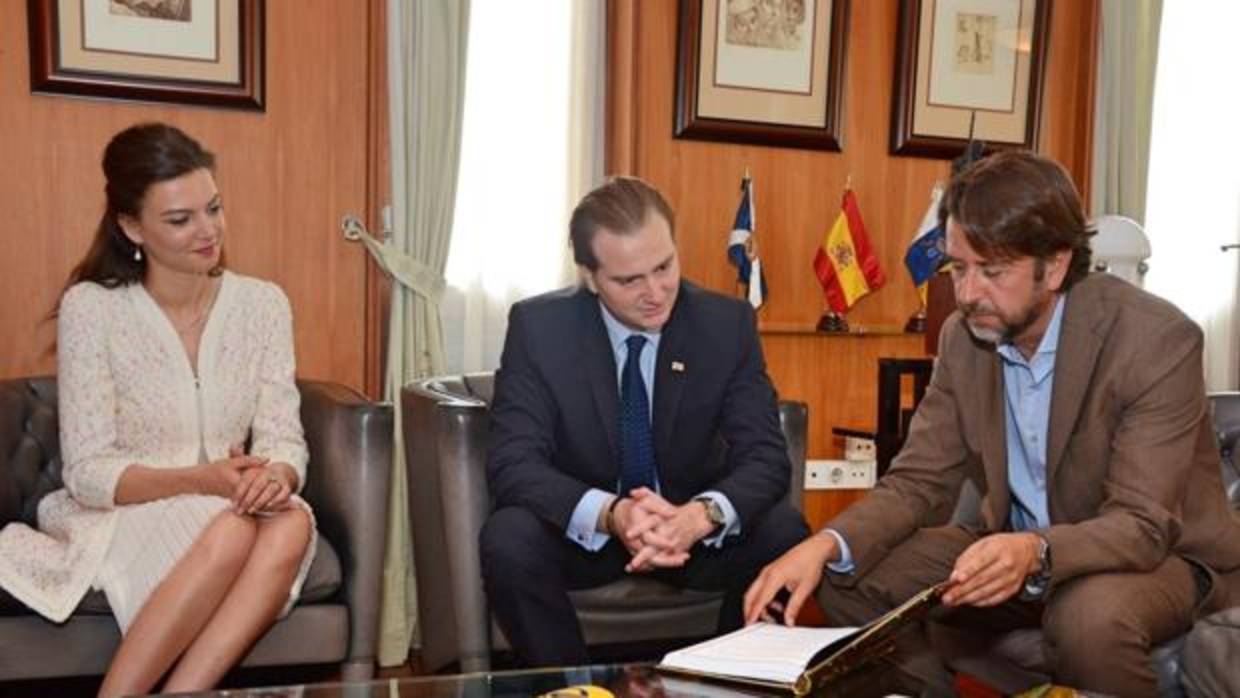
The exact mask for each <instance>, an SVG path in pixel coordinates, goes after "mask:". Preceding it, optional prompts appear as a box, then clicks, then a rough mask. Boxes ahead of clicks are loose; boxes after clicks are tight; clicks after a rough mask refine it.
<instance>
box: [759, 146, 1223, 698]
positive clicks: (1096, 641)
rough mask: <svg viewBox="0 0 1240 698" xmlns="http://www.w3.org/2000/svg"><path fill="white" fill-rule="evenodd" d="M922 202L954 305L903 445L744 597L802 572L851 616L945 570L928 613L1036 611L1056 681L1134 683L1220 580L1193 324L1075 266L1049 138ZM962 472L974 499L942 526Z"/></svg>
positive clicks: (1206, 417)
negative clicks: (939, 236)
mask: <svg viewBox="0 0 1240 698" xmlns="http://www.w3.org/2000/svg"><path fill="white" fill-rule="evenodd" d="M940 219H942V220H945V221H946V224H947V256H948V258H949V259H950V261H951V263H952V270H951V271H952V278H953V282H954V284H955V292H956V300H957V303H958V305H959V310H958V312H956V313H955V314H954V315H952V317H951V318H949V319H948V321H947V323H946V324H945V325H944V328H943V333H942V337H941V340H940V345H939V355H938V360H937V363H936V365H935V370H934V375H933V377H932V378H931V382H930V386H929V388H928V390H927V391H926V394H925V397H924V399H923V400H922V402H921V404H920V405H919V406H918V408H917V412H916V414H915V416H914V417H913V420H912V423H911V425H910V430H909V436H908V439H907V441H906V443H905V446H904V449H903V450H902V451H901V453H900V454H899V456H897V458H896V459H895V461H894V462H893V464H892V468H891V470H890V471H889V472H888V474H887V475H886V476H885V477H884V478H883V479H882V480H881V481H880V482H879V483H878V486H877V487H876V488H875V489H874V491H873V492H872V493H871V494H870V495H869V496H868V497H866V499H864V500H862V501H861V502H859V503H857V504H856V505H854V506H852V507H851V508H849V509H848V510H847V511H845V512H844V513H843V514H841V515H840V516H838V517H836V518H835V519H834V520H833V521H831V522H830V523H829V524H828V525H827V527H826V528H825V529H824V530H823V531H822V532H820V533H818V534H816V535H814V536H812V537H811V538H809V539H808V540H806V541H805V542H804V543H802V544H801V545H799V546H797V547H796V548H794V549H793V550H791V551H789V552H788V553H787V554H786V555H785V556H783V557H782V558H781V559H780V560H778V561H776V562H775V563H773V564H772V565H770V566H769V567H768V568H766V569H765V570H763V572H762V574H761V576H760V577H759V579H758V580H757V581H756V582H755V583H754V586H753V588H752V589H751V590H750V592H749V593H748V595H747V597H746V614H747V619H749V620H756V619H757V618H759V617H761V616H763V615H771V614H772V609H771V608H770V607H769V606H768V603H769V601H770V599H771V598H772V596H773V595H774V594H775V592H776V591H777V590H778V589H780V588H784V589H788V590H790V591H791V592H792V597H791V599H790V601H789V602H788V604H787V606H788V608H787V611H788V613H787V614H786V615H789V616H794V615H795V613H796V611H797V609H799V607H800V605H801V603H802V602H803V601H804V600H805V599H806V598H807V597H808V595H809V594H811V593H813V592H814V590H815V589H818V599H819V603H820V604H821V605H822V606H823V607H824V610H826V612H827V615H828V617H830V618H832V619H833V620H835V621H838V622H842V623H844V624H856V623H861V622H864V621H867V620H869V619H871V618H873V617H874V616H876V615H878V614H879V613H881V612H883V611H884V610H886V609H888V608H891V607H893V606H894V605H896V604H898V603H899V602H900V601H902V600H904V599H906V598H908V597H909V596H911V595H913V594H914V593H916V592H917V591H919V590H920V589H922V588H924V587H925V586H928V585H930V584H934V583H937V582H941V581H944V580H948V584H949V586H948V588H947V590H946V592H945V594H944V596H943V601H944V603H945V605H946V606H947V607H948V609H949V610H948V612H946V613H944V614H943V615H942V617H941V618H938V619H937V622H942V623H947V624H950V625H955V626H964V627H966V628H968V629H969V630H970V632H971V633H972V635H973V637H974V639H976V638H977V637H981V636H982V633H985V632H1005V631H1007V630H1010V629H1013V628H1017V627H1039V626H1040V627H1041V628H1042V630H1043V637H1044V638H1045V642H1044V647H1043V650H1044V654H1045V656H1046V659H1047V662H1048V664H1049V669H1050V670H1051V672H1052V675H1053V678H1054V679H1055V680H1056V681H1057V682H1059V683H1063V684H1068V685H1071V686H1074V687H1077V688H1082V689H1087V690H1091V691H1100V692H1104V693H1107V694H1115V695H1121V696H1145V695H1154V694H1155V692H1156V688H1155V676H1154V672H1153V669H1152V665H1151V661H1150V650H1151V648H1153V647H1154V646H1156V645H1158V644H1160V643H1163V642H1165V641H1167V640H1169V639H1171V638H1174V637H1176V636H1178V635H1180V634H1182V633H1184V632H1185V631H1187V630H1188V628H1189V627H1191V625H1192V623H1193V621H1194V619H1195V618H1197V617H1198V616H1199V615H1201V614H1203V613H1208V612H1210V611H1212V610H1214V609H1219V608H1224V607H1226V606H1229V605H1233V604H1235V603H1236V602H1237V601H1240V520H1237V517H1236V516H1235V514H1234V513H1233V512H1232V511H1231V510H1230V508H1229V507H1228V505H1227V503H1226V501H1225V498H1224V494H1223V488H1222V481H1221V475H1220V463H1219V454H1218V451H1217V447H1216V444H1215V439H1214V433H1213V429H1212V424H1211V419H1210V414H1209V410H1208V407H1207V403H1206V397H1205V389H1204V385H1203V381H1202V364H1201V355H1202V336H1201V331H1200V329H1198V327H1197V326H1196V325H1195V324H1194V323H1193V322H1192V321H1190V320H1189V319H1188V318H1187V317H1185V316H1184V314H1183V313H1181V312H1180V311H1179V310H1177V309H1176V308H1175V307H1174V306H1172V305H1171V304H1169V303H1167V302H1166V301H1163V300H1161V299H1159V298H1156V297H1154V296H1152V295H1150V294H1148V293H1145V292H1144V291H1142V290H1141V289H1139V288H1137V287H1135V286H1132V285H1130V284H1127V283H1125V282H1124V281H1121V280H1119V279H1117V278H1116V277H1113V276H1110V275H1107V274H1101V273H1095V274H1091V273H1090V249H1089V236H1090V235H1091V234H1092V232H1091V231H1090V230H1089V229H1088V227H1087V224H1086V221H1085V216H1084V212H1083V211H1082V209H1081V204H1080V199H1079V197H1078V196H1077V193H1076V190H1075V188H1074V187H1073V186H1072V183H1071V181H1070V180H1069V179H1068V177H1067V173H1066V172H1064V171H1063V168H1061V167H1060V166H1059V165H1057V164H1056V163H1054V162H1052V161H1050V160H1046V159H1044V158H1041V157H1038V156H1036V155H1033V154H1031V153H1003V154H1000V155H995V156H992V157H990V158H988V159H986V160H983V161H981V162H980V163H978V164H976V165H974V166H972V167H971V168H970V169H968V170H966V171H964V172H963V173H961V174H960V175H958V176H957V177H956V178H955V179H953V181H952V183H951V185H950V186H949V187H948V190H947V192H946V193H945V195H944V198H943V204H942V209H941V211H940ZM965 478H969V479H972V480H974V481H975V482H976V483H977V484H978V485H979V488H980V489H981V491H982V493H983V495H984V498H983V501H982V511H981V518H982V521H981V522H979V524H978V525H977V526H964V525H948V526H943V525H941V524H942V523H943V519H944V517H945V512H948V511H951V507H952V505H953V504H954V502H955V500H956V497H957V494H958V492H959V490H960V486H961V482H962V481H963V480H964V479H965ZM824 566H825V568H826V572H827V583H824V584H821V586H820V585H819V583H820V581H821V580H822V576H823V571H824ZM775 614H778V611H777V610H776V611H775ZM906 643H907V646H906V647H905V651H904V655H903V657H902V659H903V660H904V667H905V669H906V671H908V672H909V673H911V674H914V675H916V676H918V677H919V678H921V679H922V680H923V681H926V682H928V683H929V684H930V685H931V686H933V687H935V688H936V689H938V690H939V691H940V692H949V691H950V690H951V686H950V682H949V680H948V678H947V675H946V672H945V671H944V669H943V667H942V665H941V663H939V662H938V661H937V657H935V656H934V655H933V654H932V653H931V652H930V651H929V648H928V646H927V644H926V643H925V638H924V635H919V634H917V633H914V634H912V635H911V636H910V638H909V639H907V640H906ZM981 644H985V643H981Z"/></svg>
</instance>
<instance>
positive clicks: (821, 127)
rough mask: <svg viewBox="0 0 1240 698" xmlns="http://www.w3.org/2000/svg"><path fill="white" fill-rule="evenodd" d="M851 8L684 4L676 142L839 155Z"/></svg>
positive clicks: (833, 2)
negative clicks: (697, 141) (688, 140)
mask: <svg viewBox="0 0 1240 698" xmlns="http://www.w3.org/2000/svg"><path fill="white" fill-rule="evenodd" d="M848 1H849V0H680V32H679V42H678V45H677V61H676V114H675V122H676V123H675V136H676V137H677V138H695V139H700V140H710V141H731V142H734V143H757V144H759V145H773V146H785V147H793V148H814V149H818V150H836V151H838V150H840V147H841V141H842V138H841V136H840V111H841V102H842V100H843V91H842V86H843V85H842V83H843V76H844V55H845V51H844V43H845V36H846V29H847V25H848Z"/></svg>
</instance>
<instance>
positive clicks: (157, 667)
mask: <svg viewBox="0 0 1240 698" xmlns="http://www.w3.org/2000/svg"><path fill="white" fill-rule="evenodd" d="M213 167H214V158H213V156H212V155H211V154H210V153H209V152H207V151H206V150H204V149H203V148H202V147H201V146H200V145H199V144H198V143H197V142H195V141H194V140H193V139H191V138H190V137H189V136H187V135H185V134H184V133H182V132H181V131H179V130H177V129H176V128H173V127H171V126H167V125H163V124H143V125H139V126H134V127H132V128H129V129H126V130H125V131H122V132H121V133H119V134H117V135H116V136H115V137H114V138H113V139H112V141H111V142H110V143H109V144H108V146H107V149H106V150H105V152H104V157H103V170H104V174H105V176H106V178H107V186H106V193H107V208H106V211H105V212H104V215H103V218H102V221H101V222H100V225H99V228H98V231H97V233H96V235H95V239H94V242H93V244H92V245H91V248H90V250H89V252H88V253H87V255H86V257H85V259H83V260H82V262H81V263H80V264H79V265H78V266H77V268H76V269H75V270H74V271H73V274H72V275H71V277H70V280H69V285H68V289H67V290H66V291H65V294H64V295H63V297H62V298H61V301H60V306H59V310H58V319H57V327H58V337H57V356H58V367H57V381H58V389H59V409H60V438H61V451H62V457H63V473H62V474H63V478H64V483H65V488H64V489H61V490H58V491H56V492H53V493H52V494H49V495H48V496H47V497H45V498H44V499H43V501H42V502H41V503H40V506H39V530H38V531H35V530H33V529H30V528H29V527H26V526H24V525H21V524H11V525H9V526H7V527H5V528H4V530H3V531H0V586H2V587H4V588H5V589H6V590H8V591H9V592H10V593H12V594H13V595H14V596H15V597H17V598H18V599H20V600H22V601H23V602H24V603H26V604H27V605H29V606H30V607H31V608H33V609H35V610H36V611H38V612H40V613H42V614H43V615H45V616H47V617H48V618H51V619H52V620H56V621H60V620H64V619H65V618H66V617H68V616H69V615H70V614H72V612H73V609H74V608H75V607H76V606H77V604H78V602H79V601H80V600H81V598H82V596H83V595H84V594H85V593H86V591H87V590H88V589H89V588H95V589H102V590H103V591H104V592H105V594H106V595H107V598H108V601H109V604H110V605H111V606H112V610H113V613H114V614H115V616H116V619H117V622H118V624H119V625H120V627H121V630H122V631H123V632H124V639H123V641H122V642H121V646H120V648H119V649H118V650H117V653H116V655H115V657H114V658H113V659H112V662H111V665H110V667H109V669H108V673H107V675H106V676H105V677H104V680H103V683H102V686H101V687H100V690H99V695H101V696H115V695H125V694H133V693H146V692H148V691H150V690H151V689H152V688H154V687H155V685H156V684H157V683H158V682H159V680H160V679H161V677H164V676H167V679H166V681H165V683H164V685H163V690H165V691H191V690H200V689H206V688H210V687H212V686H214V685H215V684H216V683H217V682H218V681H219V679H220V678H221V677H222V676H223V675H224V674H225V672H227V671H228V670H229V669H230V668H231V667H232V666H233V665H234V664H236V663H237V662H238V661H239V660H240V659H241V658H242V657H243V656H244V655H245V653H246V651H247V650H248V649H249V648H250V647H251V645H253V643H254V642H255V641H256V640H257V639H258V638H259V637H260V636H261V635H262V634H263V633H264V632H265V631H266V630H267V628H268V627H270V626H271V624H272V623H273V622H274V621H275V619H276V618H277V617H278V616H279V615H280V614H281V613H283V612H285V611H287V609H288V607H289V606H291V604H292V602H293V601H294V600H295V598H296V596H297V594H298V592H299V591H300V587H301V583H302V581H303V580H304V578H305V575H306V572H307V570H308V568H309V563H310V560H311V558H312V557H313V555H314V545H313V541H314V519H313V515H312V514H311V512H310V508H309V506H308V505H306V503H305V502H304V501H303V500H301V498H300V497H298V496H297V494H296V493H297V492H299V491H300V489H301V487H302V485H303V483H304V481H305V466H306V459H307V455H306V446H305V441H304V439H303V435H302V428H301V423H300V421H299V416H298V414H299V403H300V398H299V396H298V393H297V388H296V385H295V383H294V378H293V376H294V359H293V339H292V319H291V313H290V311H289V305H288V300H287V299H286V298H285V296H284V294H283V293H282V292H281V291H280V289H279V288H277V287H276V286H275V285H273V284H270V283H267V282H263V281H259V280H256V279H250V278H246V277H243V276H240V275H237V274H233V273H231V272H228V271H225V270H224V269H223V257H222V245H223V242H224V232H225V223H224V210H223V205H222V203H221V198H220V195H219V192H218V191H217V189H216V186H215V180H214V178H213V176H212V171H213ZM247 443H248V446H247V445H246V444H247Z"/></svg>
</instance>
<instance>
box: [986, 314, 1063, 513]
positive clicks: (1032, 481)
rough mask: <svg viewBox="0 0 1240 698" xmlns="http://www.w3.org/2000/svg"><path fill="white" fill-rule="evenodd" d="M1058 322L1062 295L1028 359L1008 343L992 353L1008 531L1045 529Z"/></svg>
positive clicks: (1061, 318) (1060, 317) (1061, 315)
mask: <svg viewBox="0 0 1240 698" xmlns="http://www.w3.org/2000/svg"><path fill="white" fill-rule="evenodd" d="M1062 321H1063V296H1060V297H1059V299H1058V300H1056V301H1055V312H1054V313H1053V314H1052V315H1051V322H1050V324H1049V325H1047V327H1046V333H1045V334H1043V335H1042V341H1041V342H1040V343H1039V344H1038V349H1037V351H1035V352H1034V354H1033V356H1032V357H1030V358H1029V359H1028V360H1026V359H1025V357H1024V356H1022V355H1021V353H1020V350H1019V349H1017V348H1016V347H1015V346H1013V345H1011V344H1002V345H1000V346H999V347H998V348H997V349H996V351H997V352H998V353H999V356H1000V358H1002V359H1003V397H1004V402H1005V403H1006V405H1005V409H1004V412H1005V413H1006V424H1007V429H1006V431H1007V469H1008V489H1009V490H1011V493H1012V508H1011V513H1010V514H1009V515H1008V516H1009V522H1010V523H1011V525H1012V530H1013V531H1027V530H1030V529H1035V528H1046V527H1047V526H1050V525H1051V516H1050V512H1049V509H1048V507H1047V503H1046V437H1047V432H1048V430H1049V427H1050V416H1051V387H1052V386H1053V385H1054V382H1055V351H1056V350H1057V349H1058V348H1059V327H1060V325H1061V324H1062Z"/></svg>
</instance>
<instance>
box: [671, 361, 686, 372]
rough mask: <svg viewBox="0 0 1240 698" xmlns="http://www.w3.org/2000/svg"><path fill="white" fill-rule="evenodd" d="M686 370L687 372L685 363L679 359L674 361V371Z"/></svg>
mask: <svg viewBox="0 0 1240 698" xmlns="http://www.w3.org/2000/svg"><path fill="white" fill-rule="evenodd" d="M684 372H685V365H684V364H682V363H680V362H679V361H673V362H672V373H684Z"/></svg>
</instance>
